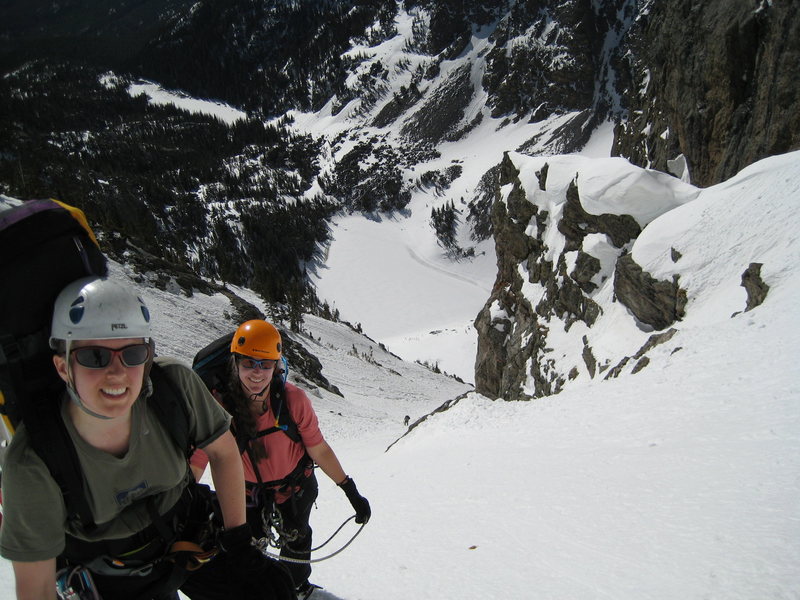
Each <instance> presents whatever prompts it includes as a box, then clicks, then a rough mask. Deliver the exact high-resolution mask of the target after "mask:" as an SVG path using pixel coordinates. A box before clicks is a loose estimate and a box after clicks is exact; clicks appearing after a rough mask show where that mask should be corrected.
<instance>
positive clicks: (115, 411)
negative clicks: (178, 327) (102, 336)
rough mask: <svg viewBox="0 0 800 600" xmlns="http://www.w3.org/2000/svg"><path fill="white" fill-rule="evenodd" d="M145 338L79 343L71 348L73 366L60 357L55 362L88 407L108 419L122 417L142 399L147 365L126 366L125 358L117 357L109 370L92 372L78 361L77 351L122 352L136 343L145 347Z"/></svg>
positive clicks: (107, 368) (63, 377) (58, 369)
mask: <svg viewBox="0 0 800 600" xmlns="http://www.w3.org/2000/svg"><path fill="white" fill-rule="evenodd" d="M143 341H144V340H143V339H142V338H124V339H113V340H77V341H75V342H73V343H72V345H71V347H70V357H69V360H70V365H69V369H68V368H67V358H66V357H64V356H60V355H56V356H54V357H53V362H54V363H55V366H56V371H58V374H59V376H60V377H61V379H63V380H64V381H65V382H67V383H69V379H70V373H71V375H72V382H73V385H74V387H75V391H77V393H78V395H79V396H80V398H81V401H82V402H83V403H84V404H85V405H86V407H87V408H88V409H90V410H92V411H94V412H96V413H98V414H100V415H103V416H105V417H111V418H114V417H119V416H123V415H125V414H127V413H128V412H129V411H130V409H131V407H132V406H133V403H134V402H135V401H136V399H137V398H138V397H139V394H140V393H141V391H142V385H143V382H144V370H145V364H146V363H145V364H140V365H137V366H134V367H126V366H125V365H124V364H123V363H122V357H121V356H120V355H119V354H114V355H113V357H112V359H111V362H110V363H109V365H108V366H107V367H104V368H101V369H90V368H87V367H84V366H83V365H81V364H80V363H79V362H78V361H77V360H76V358H75V354H74V352H75V350H78V349H79V348H83V347H85V346H100V347H103V348H110V349H112V350H119V349H121V348H125V347H126V346H131V345H133V344H141V343H142V342H143Z"/></svg>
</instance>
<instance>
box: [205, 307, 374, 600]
mask: <svg viewBox="0 0 800 600" xmlns="http://www.w3.org/2000/svg"><path fill="white" fill-rule="evenodd" d="M281 359H282V354H281V336H280V333H279V332H278V330H277V329H276V328H275V327H274V326H273V325H272V324H271V323H268V322H267V321H263V320H252V321H247V322H246V323H243V324H242V325H241V326H239V328H238V329H237V330H236V333H235V334H234V336H233V340H232V342H231V360H230V378H229V381H228V385H227V389H225V390H216V391H217V392H219V393H215V396H217V398H218V400H220V402H221V404H222V405H223V406H224V407H225V408H226V409H227V410H228V412H230V413H231V415H233V420H232V428H233V430H234V434H235V436H236V440H237V442H238V443H239V451H240V452H241V456H242V462H243V466H244V475H245V481H246V485H247V492H248V506H247V520H248V522H249V523H250V526H251V527H252V528H253V531H254V532H257V533H256V535H258V536H265V537H269V533H270V532H269V531H266V530H265V527H269V525H265V522H266V523H269V520H270V518H272V514H271V513H272V512H273V507H274V508H276V509H277V513H278V514H279V516H280V519H281V520H282V529H283V531H284V532H285V536H284V537H285V539H284V540H282V541H283V542H284V545H283V547H282V548H281V552H280V553H281V556H285V557H287V558H294V559H300V560H308V559H309V558H310V555H311V553H310V550H311V527H310V526H309V523H308V521H309V517H310V514H311V507H312V505H313V504H314V500H315V499H316V498H317V480H316V477H315V476H314V464H315V463H316V464H317V465H318V466H319V468H320V469H322V470H323V472H324V473H325V474H326V475H327V476H328V477H330V478H331V480H332V481H334V482H335V483H336V484H337V485H338V486H339V487H341V488H342V490H343V491H344V493H345V494H346V495H347V498H348V500H349V501H350V504H352V506H353V508H354V509H355V511H356V523H366V522H367V521H368V520H369V518H370V515H371V511H370V506H369V502H368V501H367V499H366V498H364V497H363V496H361V495H360V494H359V493H358V490H357V489H356V484H355V483H354V482H353V480H352V479H351V478H350V477H349V476H348V475H347V474H346V473H345V471H344V469H343V468H342V465H341V464H340V463H339V459H338V458H337V457H336V454H335V453H334V451H333V449H332V448H331V447H330V446H329V445H328V443H327V442H326V441H325V438H324V437H323V435H322V432H321V431H320V429H319V422H318V420H317V415H316V413H315V412H314V408H313V407H312V406H311V401H310V400H309V399H308V396H306V394H305V392H304V391H303V390H301V389H300V388H298V387H297V386H295V385H293V384H291V383H288V382H284V380H283V377H282V373H283V369H282V361H281ZM273 407H277V408H276V409H273ZM283 411H288V416H289V417H290V419H287V418H286V415H285V414H283ZM275 412H277V413H278V414H277V415H276V414H275ZM206 462H207V458H206V457H205V456H204V455H203V453H202V451H197V452H195V454H194V456H193V457H192V460H191V463H192V470H193V471H194V473H195V476H196V477H197V479H198V480H199V478H200V476H201V475H202V473H203V471H204V470H205V466H206ZM273 503H274V504H273ZM262 515H263V516H264V517H266V518H262ZM286 565H287V566H288V568H289V571H290V572H291V574H292V578H293V579H294V583H295V586H296V588H297V592H298V596H299V597H300V598H305V597H307V596H308V595H309V594H310V593H311V591H313V589H314V586H313V585H312V584H310V583H309V581H308V577H309V575H310V574H311V565H310V564H308V563H295V562H287V563H286Z"/></svg>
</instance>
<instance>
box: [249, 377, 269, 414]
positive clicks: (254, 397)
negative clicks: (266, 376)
mask: <svg viewBox="0 0 800 600" xmlns="http://www.w3.org/2000/svg"><path fill="white" fill-rule="evenodd" d="M270 384H272V381H270V382H269V383H267V385H266V387H264V389H263V390H261V391H260V392H256V393H255V394H250V402H256V401H257V400H258V397H259V396H260V395H261V394H263V393H265V392H266V391H267V390H268V389H269V386H270ZM268 401H269V394H267V395H266V396H264V399H263V400H261V414H262V415H263V414H264V413H265V412H267V402H268Z"/></svg>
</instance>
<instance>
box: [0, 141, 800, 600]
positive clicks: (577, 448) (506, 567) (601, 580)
mask: <svg viewBox="0 0 800 600" xmlns="http://www.w3.org/2000/svg"><path fill="white" fill-rule="evenodd" d="M510 159H514V160H516V161H517V163H516V164H518V167H519V170H520V179H521V180H522V181H529V180H530V178H529V177H527V176H526V174H527V175H531V176H533V175H534V172H535V171H536V170H539V169H540V168H541V165H540V164H538V163H537V160H538V159H537V160H533V159H524V158H520V157H517V156H514V157H510ZM529 160H532V161H533V162H528V161H529ZM551 162H552V164H553V165H561V166H562V167H563V166H565V165H569V164H571V167H570V168H574V167H575V166H576V165H577V166H579V168H580V169H581V173H583V174H584V177H579V181H581V182H583V180H584V179H590V178H588V177H587V175H588V173H589V171H590V168H591V167H592V166H593V165H594V166H600V167H602V169H600V170H601V171H603V172H604V174H605V175H607V181H610V182H616V183H619V182H621V181H625V180H626V177H625V176H626V175H627V179H629V178H630V174H631V171H630V166H629V165H626V164H622V163H614V162H611V163H609V162H608V160H607V159H595V160H591V159H588V158H580V157H571V158H567V157H565V158H552V159H551ZM553 169H554V170H553V172H552V174H551V176H552V177H553V179H550V180H549V181H550V182H551V185H552V186H553V188H555V182H556V181H558V179H557V178H556V174H557V172H558V170H557V168H556V167H555V166H554V167H553ZM566 173H569V171H566ZM634 173H638V176H639V177H642V176H645V175H647V173H646V172H645V173H641V172H638V171H634ZM656 179H658V176H656ZM533 180H534V181H535V176H534V177H533ZM563 181H564V182H565V185H566V184H568V183H569V181H570V175H565V177H564V179H563ZM595 181H596V182H598V183H599V181H600V180H595ZM589 183H590V182H589V181H587V184H589ZM525 189H531V187H527V188H525ZM533 189H534V190H537V189H538V186H536V185H534V186H533ZM588 189H595V190H596V189H599V188H597V187H592V186H591V185H589V186H588V187H587V188H584V191H583V192H582V194H581V197H582V198H584V201H586V198H587V197H588V196H589V194H587V192H586V190H588ZM683 189H685V188H683ZM798 191H800V155H798V153H793V154H787V155H783V156H777V157H773V158H771V159H768V160H765V161H762V162H759V163H757V164H755V165H753V166H752V167H750V168H748V169H747V170H745V171H744V172H742V173H741V174H740V175H739V176H737V177H736V178H733V179H731V180H730V181H728V182H725V183H723V184H720V185H719V186H714V187H712V188H708V189H706V190H702V191H698V192H697V193H696V194H694V197H692V194H683V195H681V194H679V195H678V196H677V201H676V202H674V203H673V205H672V208H671V210H666V208H668V207H665V210H666V212H664V213H663V214H662V215H661V216H658V217H656V218H652V220H650V221H649V223H648V224H647V225H646V226H645V227H644V229H643V232H642V233H641V234H640V235H639V237H638V238H637V241H636V243H634V244H633V247H632V248H631V250H630V253H631V254H632V255H633V258H634V259H635V260H637V261H640V262H641V264H643V265H646V266H648V268H650V269H651V270H652V272H653V273H654V274H656V275H659V276H669V275H671V274H672V273H673V272H675V271H676V270H679V272H680V275H681V280H684V279H685V280H686V281H684V285H685V286H686V289H687V292H688V293H687V304H686V313H685V318H684V319H683V321H681V322H679V323H676V324H675V325H674V326H675V328H676V329H677V332H676V333H675V334H674V335H673V337H672V338H671V339H670V340H668V341H666V342H665V343H663V344H661V345H658V346H655V347H654V348H652V349H651V350H649V351H648V353H647V356H648V357H649V358H650V364H649V365H648V366H647V367H646V368H643V369H641V370H640V371H639V372H636V373H633V370H632V369H631V366H632V365H631V364H628V365H626V366H623V367H622V368H620V369H619V373H618V376H617V377H616V378H612V379H607V380H606V379H604V378H600V377H596V378H594V379H591V378H590V377H588V375H587V374H586V373H585V372H581V374H580V376H579V377H578V378H576V380H575V381H574V382H572V384H571V385H568V386H565V387H564V389H563V391H562V392H561V393H560V394H557V395H553V396H547V397H543V398H539V399H536V400H534V401H532V402H513V403H509V402H498V401H491V400H490V399H488V398H486V397H484V396H481V395H480V394H476V393H474V392H470V393H468V394H466V395H463V394H464V392H468V391H469V386H467V385H464V384H461V383H459V382H458V381H456V380H454V379H452V378H450V377H446V376H444V375H440V374H436V373H433V372H431V371H430V370H428V369H426V368H423V367H422V366H420V365H414V364H411V363H408V362H405V361H400V360H399V359H398V358H397V357H396V356H394V355H392V354H390V353H387V352H386V351H385V350H384V349H383V348H382V347H381V346H380V345H378V344H377V343H375V342H372V341H371V340H369V339H367V338H365V337H364V336H363V335H360V334H358V333H357V332H355V331H354V330H353V329H352V328H350V327H348V326H346V325H344V324H342V323H333V322H330V321H326V320H322V319H319V318H318V317H314V316H311V315H307V316H306V318H305V320H304V332H303V333H302V334H292V333H289V334H287V335H290V336H291V338H292V340H293V341H295V342H297V343H299V344H302V345H303V346H304V347H306V348H307V349H308V350H309V351H310V352H312V353H313V354H315V355H316V356H317V357H319V359H320V362H321V364H322V373H323V375H325V377H326V378H327V379H328V380H329V381H330V382H331V383H332V384H333V385H335V386H336V387H337V388H338V389H339V390H340V391H341V393H342V395H338V394H335V393H332V392H330V391H328V390H327V389H324V388H321V387H319V386H316V385H314V384H313V383H309V382H307V381H304V380H303V378H302V376H301V374H300V373H299V372H298V371H296V370H293V369H292V370H290V372H291V373H292V375H291V376H293V377H297V376H298V375H300V376H301V378H300V379H295V380H296V381H297V382H298V383H299V384H300V385H303V386H304V387H306V388H307V389H308V390H309V392H310V395H311V397H312V401H313V402H314V405H315V408H316V410H317V412H318V414H319V415H320V421H321V423H322V427H323V430H324V431H325V433H326V436H327V438H328V441H329V442H330V443H331V444H332V446H333V447H334V448H335V449H336V451H337V453H338V454H339V456H340V458H341V459H342V462H343V463H344V465H345V467H346V469H347V470H348V472H349V473H350V474H351V475H352V476H353V477H354V478H355V479H356V480H357V481H358V483H359V489H360V490H361V491H362V492H363V493H364V494H365V495H366V496H367V497H368V498H369V499H370V501H371V503H372V506H373V511H374V516H373V519H372V520H371V521H370V523H369V524H368V525H367V526H366V527H365V528H364V530H363V531H362V532H361V533H360V534H359V536H358V537H357V538H356V539H355V541H354V542H353V543H352V544H351V545H350V546H348V548H347V549H346V550H345V551H344V552H342V553H340V554H338V555H337V556H335V557H334V558H331V559H327V560H322V562H319V563H316V564H315V565H314V576H313V579H314V580H315V581H316V582H318V583H320V584H322V585H323V586H325V587H326V591H327V592H328V596H326V597H327V598H331V597H333V598H340V599H342V600H358V599H364V600H367V599H369V598H374V597H376V596H380V597H382V598H387V599H389V600H391V599H393V598H408V597H413V598H420V599H431V600H432V599H440V598H464V599H472V598H475V599H478V598H487V597H489V598H506V597H513V598H518V597H525V598H533V599H541V600H545V599H554V598H571V599H577V600H583V599H586V600H589V599H596V598H616V599H620V600H626V599H631V600H633V599H634V598H635V599H637V600H638V599H640V598H647V599H649V600H677V599H681V600H682V599H685V598H720V599H722V598H724V599H726V600H752V599H754V598H759V599H760V598H770V599H786V600H789V599H791V598H795V597H797V591H798V590H800V573H799V572H798V571H797V569H796V565H797V562H798V559H800V543H798V540H800V528H799V527H798V521H797V518H796V516H797V514H798V510H800V505H799V504H798V498H800V483H798V482H800V479H798V473H800V458H798V457H800V387H799V386H798V379H797V375H796V372H797V369H796V366H795V365H796V363H797V361H798V360H799V359H800V352H798V347H800V344H798V342H800V320H798V318H797V310H796V307H795V304H796V298H797V296H798V293H800V272H799V271H798V269H800V266H799V265H800V238H798V236H797V235H796V233H795V232H796V229H797V225H798V221H797V217H796V214H795V212H794V205H795V203H796V198H797V194H798ZM532 197H533V200H534V201H533V202H532V204H533V203H537V205H541V204H542V203H543V202H544V201H545V200H549V201H550V202H551V207H557V204H558V199H559V196H558V195H554V196H553V197H550V196H548V195H547V193H546V192H542V194H541V195H540V196H537V195H536V194H532ZM595 197H596V198H600V196H595ZM604 206H606V207H607V208H608V207H609V205H608V204H604ZM551 210H552V208H551ZM340 230H342V231H349V232H352V235H354V236H358V238H359V239H360V247H361V248H362V251H363V253H364V255H367V256H378V257H379V256H384V252H385V250H384V248H383V246H384V245H385V238H382V237H380V236H369V235H364V234H363V233H364V232H363V229H362V228H361V227H360V226H357V225H347V224H341V225H340ZM553 235H554V236H556V234H555V233H554V234H553ZM587 237H588V236H587ZM345 238H346V234H345V233H342V234H341V235H340V236H339V237H338V238H337V240H339V241H337V242H335V243H334V245H333V247H332V252H335V251H336V246H337V244H338V243H343V241H344V240H345ZM548 239H557V237H554V238H548ZM676 244H680V247H676V249H678V250H679V251H680V253H681V257H680V258H678V259H677V261H675V260H673V256H672V253H671V251H669V249H670V248H671V247H673V246H675V245H676ZM665 252H667V254H666V255H665ZM610 254H615V253H610ZM683 261H686V264H684V263H683ZM756 261H758V262H761V263H762V264H763V267H762V269H761V277H762V279H763V281H764V283H766V285H768V286H769V290H768V291H767V293H766V296H765V297H764V298H763V302H761V303H760V304H758V305H757V306H753V307H752V308H751V309H750V310H745V309H747V305H748V298H749V294H748V292H747V290H746V288H743V287H741V286H740V282H741V273H740V270H741V266H742V265H746V264H749V263H750V262H756ZM419 268H421V265H420V261H418V260H416V259H415V257H414V256H412V255H411V254H410V253H406V260H405V262H400V261H397V262H395V263H393V264H392V271H393V272H394V273H395V274H396V275H397V276H398V277H401V278H404V277H406V276H407V274H408V273H413V272H414V271H415V270H416V269H419ZM112 274H113V276H114V277H117V278H121V279H126V278H131V277H135V279H136V280H138V281H139V282H140V285H141V286H142V287H141V292H142V294H143V297H144V298H145V300H146V302H147V303H148V304H149V305H150V306H151V308H152V309H153V315H154V319H155V325H156V335H157V338H158V347H159V349H160V352H162V353H164V354H172V355H177V356H179V357H181V358H182V359H184V360H187V361H188V360H190V359H191V356H192V355H193V353H194V352H195V350H196V349H197V348H199V347H201V346H202V345H204V344H205V343H206V342H208V341H210V340H211V339H214V338H215V337H216V336H217V335H218V334H219V333H221V332H224V331H226V330H227V329H228V328H229V327H230V326H231V325H232V321H231V320H229V316H230V314H231V312H232V310H233V307H232V304H231V301H230V299H229V297H227V296H225V295H223V294H215V295H212V296H208V295H205V294H201V293H195V294H194V295H192V296H191V297H188V296H187V295H186V294H185V293H184V292H183V291H182V290H181V288H180V286H177V285H175V286H168V289H166V290H161V289H159V288H158V287H156V285H154V283H153V282H152V281H151V280H150V279H147V278H145V279H144V280H142V279H141V277H140V275H139V274H136V273H134V271H133V269H132V268H131V267H127V266H123V265H118V264H112ZM327 276H328V277H331V278H339V277H343V276H344V272H343V270H342V269H339V268H336V267H334V268H332V269H331V270H330V272H329V273H328V275H327ZM341 289H342V290H350V291H351V292H353V293H354V290H353V289H352V288H351V287H348V286H342V288H341ZM598 289H599V290H600V291H598V292H597V294H596V295H595V298H596V300H597V301H598V302H599V303H600V304H601V305H602V306H603V308H604V312H603V313H602V314H601V316H600V317H599V319H598V322H597V325H596V326H595V327H593V328H592V329H589V330H588V331H585V332H583V333H585V334H586V335H588V336H590V339H591V342H592V345H593V347H594V348H595V352H597V354H598V356H601V355H602V354H601V352H602V351H610V350H611V349H614V351H615V352H619V353H626V352H630V351H631V349H632V348H635V347H637V346H638V345H639V343H640V342H643V341H644V340H646V339H647V337H648V336H649V333H648V332H646V331H641V330H639V329H638V328H636V327H635V325H634V321H633V316H632V315H630V314H628V311H627V310H626V309H624V307H622V306H621V304H620V303H618V302H617V303H612V302H610V301H609V302H605V301H604V300H603V298H602V297H605V298H606V300H608V296H610V295H611V292H610V291H609V290H608V289H605V288H603V286H602V285H601V286H600V287H599V288H598ZM603 290H605V291H603ZM233 291H235V292H236V294H237V295H238V296H239V297H240V298H241V299H242V300H244V301H247V302H252V303H253V304H254V305H256V306H257V307H258V308H260V309H261V310H264V311H266V310H268V309H269V307H267V306H266V305H264V304H263V302H262V301H261V299H260V298H259V297H258V296H257V295H256V294H254V293H253V292H251V291H249V290H246V289H241V288H233ZM524 291H525V293H526V294H528V296H529V298H530V300H531V301H535V300H536V298H537V297H538V296H537V294H539V293H541V290H537V288H536V287H535V286H531V285H530V284H527V285H526V286H525V287H524ZM415 301H416V290H415V289H413V288H410V287H403V286H399V287H398V288H397V289H394V290H392V293H390V294H387V295H386V296H384V297H383V298H382V299H381V305H380V307H376V308H375V311H376V312H377V311H378V310H380V311H382V313H383V314H384V315H411V317H409V318H410V319H411V318H413V315H414V314H416V313H414V311H413V310H409V307H412V306H413V305H414V302H415ZM345 304H346V302H345ZM418 317H419V320H420V322H419V323H418V324H417V328H419V325H421V324H422V323H424V322H425V320H426V319H427V318H428V317H427V316H426V315H425V314H424V313H422V312H420V313H419V314H418ZM574 327H582V325H581V324H580V323H577V324H576V325H574ZM412 328H413V327H412ZM551 331H552V332H554V334H555V332H557V331H558V328H557V327H552V328H551ZM554 334H553V335H554ZM568 337H569V335H568V333H566V332H562V334H561V335H560V336H559V337H551V338H550V342H551V343H552V344H553V346H554V347H553V353H554V354H555V353H561V352H566V353H567V354H568V355H570V357H571V358H575V356H576V354H574V352H579V351H580V350H579V348H578V349H575V348H573V354H570V348H571V347H572V346H570V344H569V343H568ZM558 342H560V343H561V345H558ZM449 351H450V353H451V354H457V353H459V352H462V353H468V352H469V351H470V349H469V348H468V347H467V346H466V345H461V346H459V345H453V346H452V347H451V348H450V350H449ZM437 407H441V408H442V409H444V410H439V411H436V412H432V411H434V409H436V408H437ZM429 413H431V414H430V415H429V416H426V415H428V414H429ZM405 415H409V416H410V417H411V421H412V424H414V426H413V427H412V428H406V427H404V426H403V423H402V420H403V417H404V416H405ZM417 421H419V423H416V422H417ZM387 448H388V449H387ZM349 514H350V511H349V506H348V505H347V502H346V499H345V498H344V497H343V495H342V494H341V492H340V491H339V490H338V489H336V487H335V486H334V485H333V484H332V483H331V482H329V481H327V480H324V476H323V480H322V481H321V495H320V499H319V501H318V503H317V510H315V511H314V513H313V514H312V523H313V525H314V529H315V532H316V535H317V536H318V539H319V540H320V541H324V539H325V538H327V536H328V535H330V534H331V533H333V531H334V530H335V529H336V527H338V525H339V524H340V523H341V522H342V521H344V520H345V519H346V518H347V516H348V515H349ZM356 531H357V529H356V528H355V527H354V526H353V525H352V524H350V525H349V526H347V527H346V528H345V530H344V531H343V532H342V533H340V534H339V535H337V536H336V537H335V538H334V541H333V542H331V543H330V544H329V545H328V546H326V547H325V548H323V549H321V550H320V551H318V552H317V553H316V554H315V555H314V557H315V558H318V559H324V558H325V557H326V556H328V554H330V553H332V552H334V551H335V550H337V549H338V548H340V547H341V545H343V544H344V543H345V542H346V541H347V540H348V539H349V538H350V536H352V535H353V534H354V533H355V532H356ZM12 581H13V579H12V576H11V571H10V565H9V564H8V563H6V562H4V561H3V562H0V582H2V589H3V590H4V591H3V592H0V598H4V599H5V598H8V599H10V598H13V591H12V586H13V583H12Z"/></svg>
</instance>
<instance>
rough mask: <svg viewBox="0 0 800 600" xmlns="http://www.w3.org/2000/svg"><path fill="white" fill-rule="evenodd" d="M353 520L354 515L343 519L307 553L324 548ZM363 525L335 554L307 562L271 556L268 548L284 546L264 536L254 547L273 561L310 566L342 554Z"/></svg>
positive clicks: (362, 527)
mask: <svg viewBox="0 0 800 600" xmlns="http://www.w3.org/2000/svg"><path fill="white" fill-rule="evenodd" d="M355 518H356V515H352V516H350V517H348V518H347V519H345V520H344V522H343V523H342V524H341V525H339V528H338V529H337V530H336V531H334V532H333V534H332V535H331V536H330V537H329V538H328V539H327V540H325V541H324V542H322V543H321V544H320V545H319V546H317V547H316V548H311V550H309V553H311V552H316V551H317V550H319V549H321V548H323V547H324V546H326V545H327V544H328V543H329V542H330V541H331V540H332V539H333V538H334V537H336V536H337V535H338V534H339V532H340V531H341V530H342V529H343V528H344V526H345V525H347V523H349V522H350V521H352V520H353V519H355ZM365 525H366V523H362V524H361V527H359V528H358V530H357V531H356V532H355V533H354V534H353V537H351V538H350V539H349V540H347V542H346V543H345V544H344V545H343V546H342V547H341V548H339V549H338V550H336V551H335V552H332V553H331V554H329V555H327V556H323V557H322V558H312V559H309V560H304V559H301V558H290V557H288V556H279V555H277V554H272V553H271V552H270V551H269V548H270V547H272V548H281V547H282V546H283V545H285V544H281V545H280V546H276V545H274V544H272V543H270V540H269V538H268V537H266V536H265V537H262V538H260V539H258V540H256V547H257V548H258V549H259V550H260V551H261V552H262V554H264V555H265V556H268V557H270V558H274V559H275V560H280V561H283V562H290V563H298V564H303V565H310V564H313V563H318V562H322V561H323V560H328V559H329V558H333V557H334V556H336V555H337V554H339V553H341V552H343V551H344V549H345V548H347V547H348V546H349V545H350V544H352V543H353V540H355V539H356V537H358V534H359V533H361V530H362V529H364V526H365ZM265 531H270V530H269V529H267V528H265ZM270 537H271V536H270ZM292 541H293V540H292Z"/></svg>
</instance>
